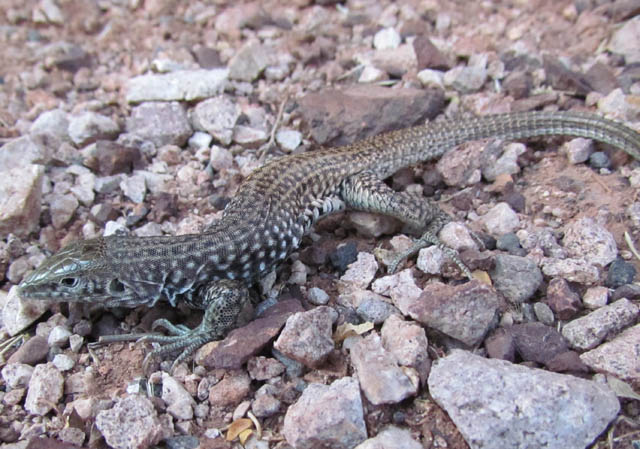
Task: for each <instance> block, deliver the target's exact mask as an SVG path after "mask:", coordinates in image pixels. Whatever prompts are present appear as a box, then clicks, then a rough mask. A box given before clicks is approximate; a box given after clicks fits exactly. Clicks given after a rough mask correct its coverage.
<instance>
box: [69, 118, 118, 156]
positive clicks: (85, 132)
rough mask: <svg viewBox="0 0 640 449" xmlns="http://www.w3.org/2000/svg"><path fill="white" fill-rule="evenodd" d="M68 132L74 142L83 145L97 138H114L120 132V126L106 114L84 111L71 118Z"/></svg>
mask: <svg viewBox="0 0 640 449" xmlns="http://www.w3.org/2000/svg"><path fill="white" fill-rule="evenodd" d="M68 132H69V137H70V138H71V140H72V141H73V143H75V144H76V145H77V146H79V147H82V146H85V145H87V144H90V143H92V142H95V141H96V140H100V139H105V140H111V139H114V138H115V137H117V135H118V133H119V132H120V127H119V126H118V124H117V123H116V122H114V121H113V120H112V119H110V118H109V117H107V116H105V115H101V114H98V113H96V112H84V113H82V114H80V115H75V116H71V117H70V118H69V128H68Z"/></svg>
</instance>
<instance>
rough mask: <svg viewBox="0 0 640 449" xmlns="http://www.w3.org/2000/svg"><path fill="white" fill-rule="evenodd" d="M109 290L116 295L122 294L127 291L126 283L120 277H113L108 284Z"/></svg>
mask: <svg viewBox="0 0 640 449" xmlns="http://www.w3.org/2000/svg"><path fill="white" fill-rule="evenodd" d="M107 290H108V291H109V293H110V294H112V295H114V296H117V295H121V294H122V293H124V291H125V285H124V284H123V283H122V282H120V281H119V280H118V279H111V281H110V282H109V284H108V285H107Z"/></svg>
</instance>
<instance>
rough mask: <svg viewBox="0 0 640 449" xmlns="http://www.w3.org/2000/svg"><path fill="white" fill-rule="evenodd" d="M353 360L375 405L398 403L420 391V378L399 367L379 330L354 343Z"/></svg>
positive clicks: (365, 390) (366, 393)
mask: <svg viewBox="0 0 640 449" xmlns="http://www.w3.org/2000/svg"><path fill="white" fill-rule="evenodd" d="M351 363H352V364H353V366H354V368H355V371H356V373H357V375H358V379H359V380H360V387H361V388H362V391H363V392H364V394H365V396H366V397H367V399H368V400H369V401H370V402H371V403H372V404H374V405H380V404H396V403H398V402H400V401H402V400H404V399H406V398H408V397H409V396H413V395H415V394H416V393H417V391H418V384H419V382H418V380H417V379H415V377H413V376H409V375H408V374H407V372H406V371H404V370H403V369H402V368H401V367H400V366H398V363H397V361H396V359H395V357H394V356H393V355H392V354H391V353H390V352H389V351H387V350H386V349H385V348H384V347H383V346H382V341H381V340H380V337H379V336H378V334H377V333H375V332H373V333H371V334H369V335H368V336H367V337H365V338H364V339H361V340H359V341H358V342H357V343H356V344H354V345H353V347H352V348H351Z"/></svg>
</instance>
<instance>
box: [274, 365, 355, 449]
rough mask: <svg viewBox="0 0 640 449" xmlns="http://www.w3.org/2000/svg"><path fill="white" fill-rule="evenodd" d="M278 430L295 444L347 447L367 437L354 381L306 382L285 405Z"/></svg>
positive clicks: (311, 448)
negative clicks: (302, 388) (280, 426)
mask: <svg viewBox="0 0 640 449" xmlns="http://www.w3.org/2000/svg"><path fill="white" fill-rule="evenodd" d="M282 433H283V434H284V437H285V438H286V440H287V442H288V443H289V444H290V445H292V446H293V447H297V448H302V447H304V448H309V449H320V448H329V447H330V448H332V449H351V448H353V447H354V446H356V445H357V444H359V443H361V442H362V441H364V440H365V439H366V438H367V428H366V425H365V422H364V412H363V408H362V400H361V398H360V388H359V386H358V381H357V380H355V379H354V378H353V377H343V378H342V379H339V380H336V381H335V382H333V383H332V384H331V385H322V384H310V385H309V386H308V387H307V388H306V389H305V390H304V392H303V393H302V395H301V396H300V398H299V399H298V401H297V402H296V403H295V404H293V405H291V406H290V407H289V408H288V409H287V413H286V415H285V417H284V426H283V429H282Z"/></svg>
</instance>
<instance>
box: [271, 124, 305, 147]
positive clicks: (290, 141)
mask: <svg viewBox="0 0 640 449" xmlns="http://www.w3.org/2000/svg"><path fill="white" fill-rule="evenodd" d="M276 142H277V143H278V145H279V146H280V148H281V149H282V150H283V151H286V152H288V153H290V152H291V151H293V150H295V149H296V148H298V147H299V146H300V144H301V143H302V134H301V133H300V131H297V130H295V129H288V128H280V129H278V131H277V132H276Z"/></svg>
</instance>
